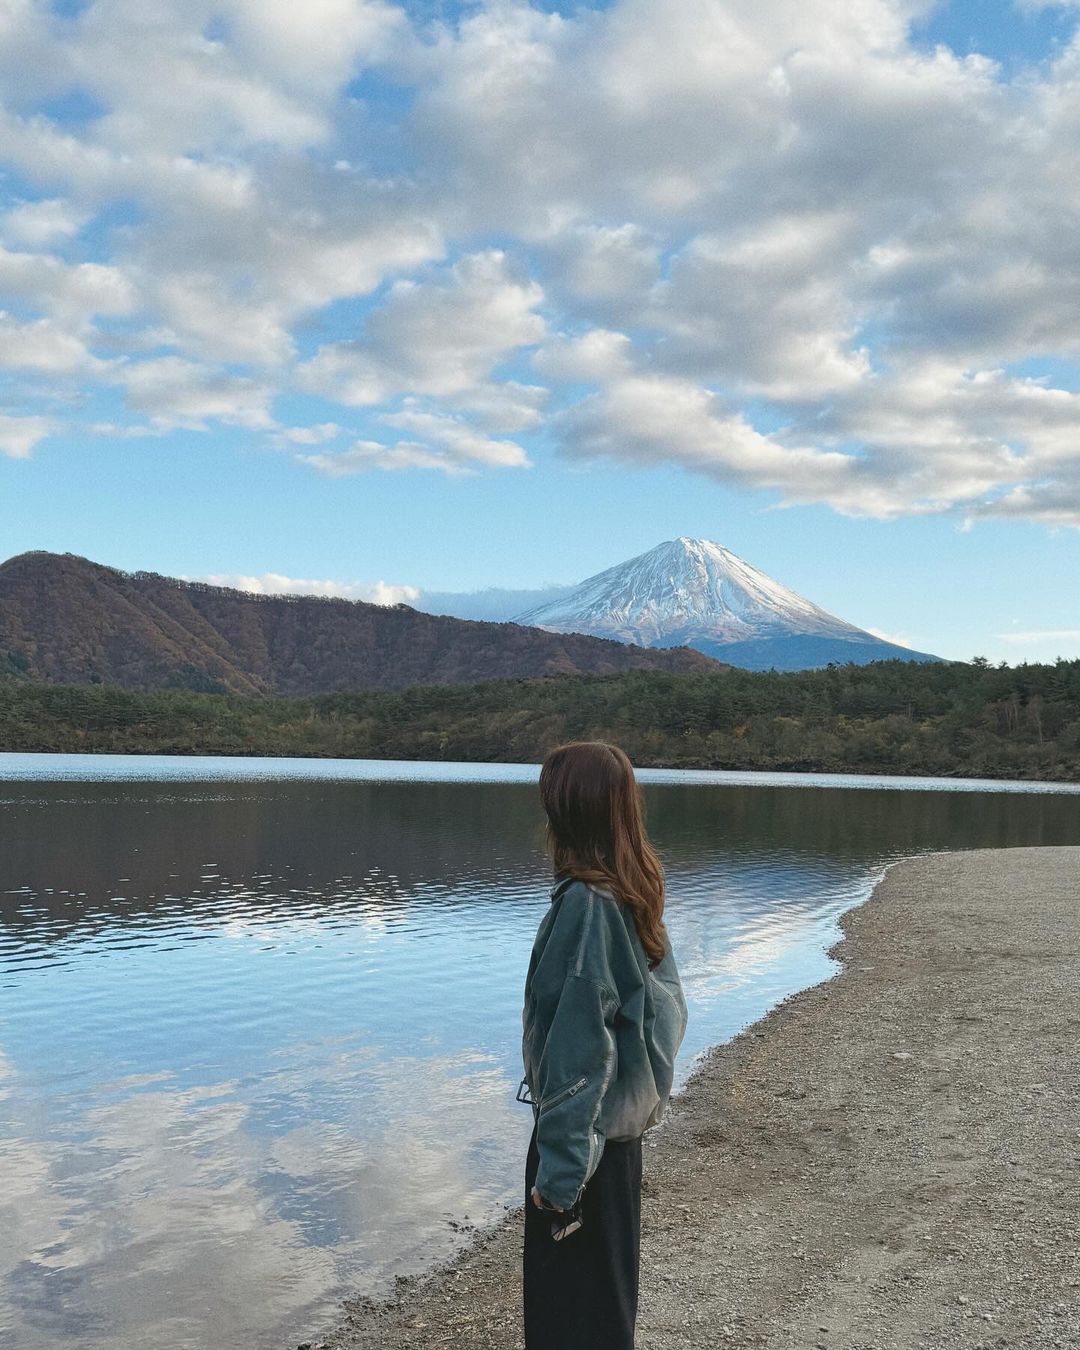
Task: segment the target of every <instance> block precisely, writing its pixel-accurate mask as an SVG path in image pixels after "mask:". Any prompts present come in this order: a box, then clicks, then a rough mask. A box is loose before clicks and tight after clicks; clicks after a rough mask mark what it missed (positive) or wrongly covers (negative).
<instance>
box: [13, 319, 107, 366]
mask: <svg viewBox="0 0 1080 1350" xmlns="http://www.w3.org/2000/svg"><path fill="white" fill-rule="evenodd" d="M0 367H3V368H4V369H7V370H36V371H40V372H42V373H43V374H52V375H60V374H70V373H72V372H76V371H82V372H85V373H91V372H93V371H95V370H100V371H103V372H104V371H106V370H108V368H109V364H108V362H105V361H99V360H98V359H97V358H96V357H94V356H92V355H91V353H90V352H89V351H88V350H87V347H86V344H85V342H84V341H83V340H82V338H80V337H77V336H76V335H75V334H73V333H70V332H66V331H65V330H64V329H63V328H62V327H61V326H60V325H59V324H57V323H54V322H53V320H52V319H33V320H31V321H30V322H28V323H20V322H19V321H18V320H17V319H15V318H13V316H12V315H10V314H8V313H6V312H5V311H4V310H2V309H0Z"/></svg>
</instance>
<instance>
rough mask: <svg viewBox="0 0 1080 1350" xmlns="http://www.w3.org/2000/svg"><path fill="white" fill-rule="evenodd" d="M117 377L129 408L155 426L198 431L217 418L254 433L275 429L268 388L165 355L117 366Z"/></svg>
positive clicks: (253, 381)
mask: <svg viewBox="0 0 1080 1350" xmlns="http://www.w3.org/2000/svg"><path fill="white" fill-rule="evenodd" d="M116 378H117V380H118V381H119V382H121V383H122V384H123V386H124V393H125V398H126V401H127V404H128V406H129V407H130V408H132V409H133V410H134V411H136V412H140V413H144V414H146V415H147V416H148V417H150V418H151V420H152V421H153V422H155V423H156V424H158V425H163V426H169V427H172V426H176V427H187V428H190V429H191V430H195V431H202V430H205V429H206V422H207V418H216V419H217V420H219V421H222V422H229V423H232V424H233V425H235V426H242V427H249V428H252V429H259V428H265V429H270V428H273V427H274V426H275V423H274V421H273V418H272V417H271V416H270V414H269V412H268V405H269V402H270V397H271V389H270V387H269V386H268V385H266V384H262V383H260V382H258V381H256V380H252V379H248V378H244V377H241V376H237V375H232V374H229V373H228V372H227V371H222V370H215V369H213V368H211V367H208V366H202V365H198V364H196V363H195V362H191V361H184V360H182V359H181V358H180V357H177V356H163V357H161V358H159V359H158V360H153V361H139V362H136V363H133V364H131V365H128V366H124V367H121V368H120V370H119V371H118V372H117V374H116Z"/></svg>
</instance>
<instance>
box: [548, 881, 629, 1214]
mask: <svg viewBox="0 0 1080 1350" xmlns="http://www.w3.org/2000/svg"><path fill="white" fill-rule="evenodd" d="M591 903H593V904H595V903H603V902H602V901H600V902H597V901H592V902H591ZM593 917H594V916H593V915H592V914H589V915H588V916H587V918H586V922H585V923H584V925H583V928H582V930H581V931H580V933H579V934H578V935H577V939H578V940H577V943H576V944H575V945H576V946H577V951H576V952H575V959H574V960H573V961H572V962H571V963H570V966H569V969H568V970H567V973H566V977H565V979H564V980H563V983H562V986H561V988H560V990H559V992H558V1001H557V1003H556V1006H555V1010H554V1015H553V1017H552V1019H551V1022H550V1025H549V1029H548V1034H547V1037H546V1040H545V1042H544V1050H543V1053H542V1055H541V1057H540V1063H539V1065H538V1068H537V1082H536V1083H535V1085H534V1086H535V1090H536V1101H537V1121H536V1146H537V1151H538V1152H539V1155H540V1163H539V1167H538V1169H537V1174H536V1182H535V1185H536V1189H537V1190H538V1191H539V1192H540V1194H541V1195H542V1196H543V1197H544V1199H545V1200H548V1201H550V1202H551V1203H552V1204H555V1205H560V1206H561V1207H562V1208H563V1209H569V1208H570V1207H571V1206H572V1205H573V1204H574V1203H575V1202H576V1201H577V1199H578V1197H579V1196H580V1195H581V1192H582V1189H583V1187H584V1186H585V1183H586V1182H587V1181H588V1180H589V1178H590V1177H591V1176H592V1174H593V1172H595V1170H596V1168H597V1165H598V1164H599V1162H600V1157H601V1155H602V1153H603V1148H604V1140H603V1138H602V1136H601V1135H600V1133H599V1131H598V1129H597V1120H598V1118H599V1115H600V1107H601V1105H602V1103H603V1099H604V1094H605V1092H606V1091H607V1089H608V1086H609V1085H610V1083H611V1082H612V1080H613V1078H614V1076H615V1074H616V1072H617V1070H618V1064H617V1051H616V1043H615V1034H614V1028H613V1023H614V1020H615V1015H616V1013H617V1012H618V1008H619V1002H618V998H617V997H616V995H615V994H614V992H613V991H612V989H611V987H610V985H609V984H608V982H607V981H606V980H604V979H603V978H601V976H602V973H603V964H604V963H603V948H604V946H605V942H604V935H603V927H604V925H603V924H602V923H599V924H593V923H592V922H590V920H591V919H592V918H593Z"/></svg>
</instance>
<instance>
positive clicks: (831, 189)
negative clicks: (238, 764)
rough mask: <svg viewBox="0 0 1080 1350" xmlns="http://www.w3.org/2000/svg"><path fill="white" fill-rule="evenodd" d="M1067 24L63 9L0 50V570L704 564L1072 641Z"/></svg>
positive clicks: (963, 649)
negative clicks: (13, 559)
mask: <svg viewBox="0 0 1080 1350" xmlns="http://www.w3.org/2000/svg"><path fill="white" fill-rule="evenodd" d="M1078 23H1080V6H1078V5H1075V4H1060V5H1046V4H1038V3H1034V0H1032V2H1031V3H1018V2H1017V3H1014V2H1013V0H982V2H981V3H975V2H974V0H953V2H952V3H948V4H941V5H936V6H935V5H930V4H924V3H919V2H918V0H905V2H904V3H901V0H843V2H841V0H798V3H796V0H761V3H759V4H756V5H755V6H752V7H751V6H745V5H741V4H735V3H733V0H731V2H727V3H720V2H719V0H717V2H716V3H712V4H704V5H703V4H701V3H700V0H694V3H691V0H616V2H615V3H610V4H606V5H603V6H597V7H590V6H587V5H581V6H570V5H562V6H553V5H547V6H544V7H540V6H531V7H530V6H528V5H522V4H514V3H509V2H507V3H498V4H495V3H492V4H487V5H472V6H468V7H455V6H451V5H440V4H435V3H421V4H413V5H407V6H405V7H399V6H396V5H393V4H388V3H382V0H311V3H310V4H309V5H306V6H295V5H293V4H287V3H286V2H285V0H228V3H219V4H210V3H204V2H203V0H186V2H185V3H180V0H175V3H165V0H140V2H139V3H136V0H94V3H91V4H76V3H64V4H59V3H57V4H54V5H52V6H49V5H46V4H40V3H36V4H32V3H26V0H22V3H17V4H15V5H14V7H13V9H12V12H11V17H10V19H9V20H8V21H7V22H6V23H5V31H4V33H3V34H2V35H0V250H2V251H0V310H2V311H3V312H2V313H0V494H2V497H0V502H2V507H0V556H9V555H11V554H14V553H18V552H21V551H23V550H24V549H31V548H45V549H52V550H56V551H61V552H63V551H70V552H75V553H80V554H84V555H86V556H88V557H91V558H94V559H96V560H98V561H101V562H105V563H109V564H111V565H113V566H118V567H123V568H128V569H138V568H144V569H149V570H154V571H159V572H165V573H170V574H176V575H184V576H191V577H211V578H216V579H220V580H222V581H227V582H228V583H229V584H241V585H246V586H250V587H252V588H259V589H282V590H291V591H299V590H313V589H315V590H319V591H322V592H337V593H341V594H346V595H352V596H355V597H359V598H379V599H395V598H414V597H415V593H416V591H417V590H421V591H422V590H424V589H428V590H438V591H445V590H471V589H475V588H481V587H485V586H489V585H497V586H506V587H521V588H527V587H534V586H540V585H543V584H545V583H549V582H573V581H577V580H580V579H581V578H582V577H584V576H585V575H587V574H589V573H591V572H594V571H598V570H600V569H601V568H603V567H605V566H608V565H610V564H612V563H614V562H617V561H620V560H621V559H624V558H627V557H630V556H632V555H633V554H636V553H639V552H642V551H644V550H645V549H647V548H650V547H652V546H653V545H654V544H656V543H658V542H660V541H661V540H663V539H669V538H673V537H675V536H677V535H691V536H698V537H703V538H708V539H712V540H715V541H717V542H719V543H721V544H724V545H726V546H727V547H729V548H732V549H734V550H735V551H736V552H737V553H739V554H741V555H742V556H743V557H745V558H747V559H749V560H750V561H751V562H753V563H755V564H756V565H757V566H759V567H761V568H763V569H764V570H765V571H766V572H768V573H770V574H771V575H773V576H775V577H776V578H777V579H779V580H780V581H782V582H784V583H785V584H786V585H789V586H791V587H793V588H794V589H795V590H797V591H800V592H802V593H803V594H805V595H808V596H809V597H810V598H811V599H813V600H814V601H815V602H817V603H818V604H820V605H823V606H824V607H825V608H827V609H830V610H832V611H833V612H835V613H838V614H840V615H841V616H842V617H844V618H846V619H849V620H851V621H853V622H856V623H859V624H861V625H863V626H865V627H869V628H873V629H874V630H875V631H880V632H882V633H884V634H886V635H888V636H890V637H893V638H898V639H900V640H902V641H904V642H907V643H909V644H910V645H912V646H915V647H917V648H919V649H922V650H931V651H935V652H939V653H941V654H943V655H946V656H952V657H958V658H967V657H970V656H972V655H975V654H983V655H987V656H989V657H990V658H991V659H994V660H1009V661H1019V660H1024V659H1052V658H1053V657H1054V656H1056V655H1064V656H1077V655H1080V609H1078V606H1077V602H1076V577H1077V572H1078V563H1080V534H1078V527H1080V364H1078V361H1077V353H1078V347H1080V329H1078V328H1077V325H1076V322H1075V315H1076V314H1077V313H1078V312H1080V308H1078V306H1080V245H1077V244H1076V242H1075V241H1076V240H1077V239H1080V229H1078V226H1080V186H1078V184H1080V170H1078V161H1077V156H1076V149H1075V145H1076V130H1075V128H1076V127H1077V126H1078V125H1080V42H1078V40H1077V37H1076V33H1077V26H1078Z"/></svg>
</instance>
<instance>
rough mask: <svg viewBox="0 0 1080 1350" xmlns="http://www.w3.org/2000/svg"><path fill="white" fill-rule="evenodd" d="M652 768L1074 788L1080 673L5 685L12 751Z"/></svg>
mask: <svg viewBox="0 0 1080 1350" xmlns="http://www.w3.org/2000/svg"><path fill="white" fill-rule="evenodd" d="M576 738H588V739H592V738H597V739H605V740H614V741H617V742H618V743H619V744H620V745H622V746H623V747H624V748H625V749H626V751H627V753H628V754H629V755H630V756H631V758H632V759H633V760H634V762H635V763H636V764H638V765H641V766H669V767H679V768H712V769H771V770H795V771H807V772H809V771H818V772H852V773H896V774H940V775H949V776H965V777H968V776H970V777H988V778H1006V777H1008V778H1032V779H1046V780H1066V781H1072V780H1080V660H1078V661H1063V660H1059V661H1057V662H1055V663H1054V664H1052V665H1034V664H1031V665H1029V664H1024V665H1018V666H1005V665H1002V666H992V665H990V664H989V663H988V662H986V661H983V660H979V659H976V660H975V661H973V662H963V663H961V662H954V663H941V664H924V663H916V662H908V661H882V662H876V663H874V664H872V665H867V666H856V665H845V666H830V667H828V668H827V669H825V670H813V671H798V672H791V673H777V672H772V671H769V672H750V671H742V670H720V671H717V672H715V673H714V672H711V671H710V672H707V673H693V674H678V675H674V674H666V673H657V672H651V671H629V672H626V673H624V674H619V675H602V676H591V675H556V676H545V677H542V678H538V679H524V680H523V679H510V680H488V681H485V682H483V683H480V684H467V685H413V686H410V687H408V688H406V689H401V690H358V691H356V692H352V693H339V694H326V695H319V696H316V697H307V698H259V697H247V696H242V695H235V694H216V693H199V692H193V691H190V690H183V689H175V690H155V691H152V692H133V691H131V690H127V689H121V688H119V687H117V686H112V685H100V684H99V685H51V684H42V683H34V682H29V681H25V680H18V679H15V680H8V681H2V682H0V750H5V751H54V752H78V751H82V752H87V753H90V752H101V753H143V754H152V753H153V754H206V755H302V756H315V757H324V756H332V757H341V758H372V759H432V760H468V761H481V760H488V761H501V762H527V763H535V762H537V761H538V760H540V759H541V758H542V757H543V755H544V753H545V752H546V751H547V750H548V749H549V748H550V747H551V746H552V745H555V744H557V743H558V742H559V741H562V740H569V739H576Z"/></svg>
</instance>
